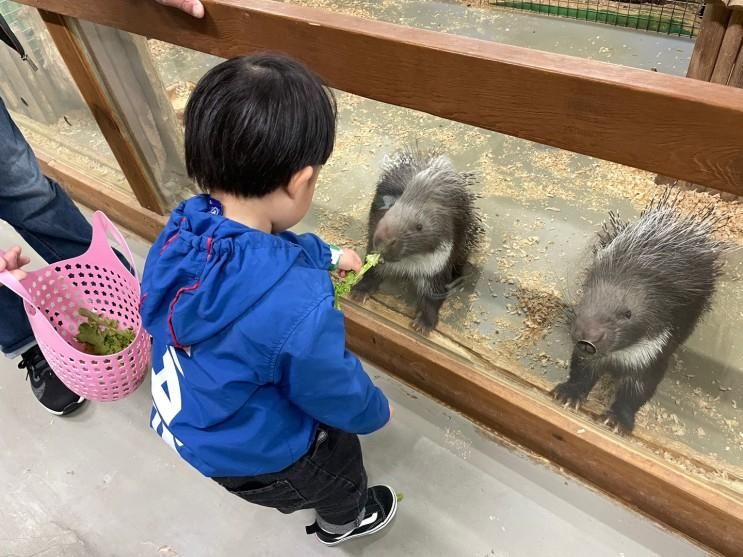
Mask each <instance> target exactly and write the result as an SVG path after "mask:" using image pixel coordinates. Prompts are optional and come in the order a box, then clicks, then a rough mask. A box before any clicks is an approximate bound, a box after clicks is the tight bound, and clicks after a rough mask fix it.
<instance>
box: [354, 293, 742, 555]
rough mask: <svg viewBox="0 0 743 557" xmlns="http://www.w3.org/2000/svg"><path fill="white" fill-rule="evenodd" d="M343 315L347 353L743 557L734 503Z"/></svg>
mask: <svg viewBox="0 0 743 557" xmlns="http://www.w3.org/2000/svg"><path fill="white" fill-rule="evenodd" d="M343 312H344V314H345V316H346V330H347V338H348V345H349V348H350V349H351V350H353V351H354V352H355V353H357V354H358V355H359V356H361V357H363V358H365V359H366V360H368V361H370V362H371V363H373V364H375V365H377V366H379V367H380V368H382V369H384V370H385V371H388V372H390V373H392V374H393V375H395V376H396V377H398V378H400V379H402V380H403V381H405V382H407V383H409V384H411V385H412V386H414V387H416V388H418V389H420V390H422V391H423V392H425V393H427V394H429V395H431V396H433V397H435V398H437V399H439V400H441V401H442V402H444V403H446V404H449V405H451V406H453V407H454V408H456V409H457V410H459V411H461V412H464V413H465V414H466V415H468V416H469V417H471V418H473V419H475V420H477V421H479V422H481V423H483V424H485V425H487V426H489V427H491V428H493V429H495V430H496V431H498V432H499V433H502V434H504V435H505V436H506V437H508V438H510V439H512V440H514V441H516V442H518V443H520V444H522V445H523V446H525V447H528V448H529V449H532V450H533V451H535V452H536V453H538V454H540V455H542V456H544V457H546V458H547V459H549V460H550V461H551V462H553V463H555V464H557V465H560V466H563V467H565V468H566V469H568V470H570V471H571V472H574V473H575V474H577V475H579V476H580V477H582V478H584V479H586V480H588V481H589V482H592V483H593V484H595V485H596V486H598V487H600V488H601V489H603V490H606V491H608V492H610V493H611V494H613V495H614V496H616V497H617V498H619V499H620V500H622V501H623V502H625V503H627V504H629V505H631V506H633V507H635V508H637V509H640V510H641V511H643V512H645V513H647V514H649V515H651V516H653V517H654V518H656V519H658V520H660V521H661V522H664V523H665V524H667V525H669V526H671V527H672V528H674V529H676V530H678V531H679V532H681V533H683V534H686V535H688V536H691V537H692V538H694V539H696V540H698V541H700V542H702V543H703V544H705V545H707V546H709V547H711V548H713V549H715V550H716V551H719V552H721V553H722V554H724V555H731V556H732V555H741V548H743V505H741V502H740V501H739V500H737V499H736V498H734V497H732V496H730V495H728V494H725V493H722V492H720V491H717V490H716V489H715V488H713V487H711V486H709V485H704V484H703V483H701V482H699V481H697V480H695V479H692V478H690V477H689V476H688V475H686V474H684V473H682V472H681V471H680V470H679V469H676V468H673V467H672V466H669V465H668V464H666V463H665V462H663V461H661V460H660V459H658V458H655V457H654V456H652V455H650V454H647V453H644V452H641V451H639V450H637V449H635V448H633V447H631V446H629V445H627V444H626V443H623V442H621V441H620V440H619V439H618V438H617V437H616V436H610V435H609V434H607V433H605V432H603V431H602V430H601V429H599V428H598V427H597V426H595V425H593V424H591V423H589V422H587V421H584V420H581V419H579V418H577V417H575V416H571V415H569V414H566V413H564V412H562V411H560V409H558V408H556V407H555V405H554V403H552V401H549V400H547V399H546V398H545V397H544V396H539V395H536V394H534V393H529V392H528V391H527V390H525V389H524V388H521V387H519V386H517V385H514V384H510V383H509V382H507V381H506V380H505V379H500V378H498V377H495V376H490V375H487V376H486V375H484V374H483V373H480V372H478V371H476V370H475V369H473V367H472V366H471V365H470V364H468V363H465V362H463V361H460V360H459V359H458V358H456V357H455V356H453V355H449V354H447V353H445V352H443V351H442V350H441V349H440V348H438V347H435V346H434V345H432V344H430V343H429V342H427V341H426V340H424V339H421V338H420V337H417V336H414V335H413V334H411V333H410V332H409V331H406V330H404V329H402V328H400V327H398V326H396V325H394V324H391V323H388V322H385V321H383V320H382V319H381V318H379V317H377V316H374V315H372V314H370V313H369V312H366V311H364V310H363V309H361V308H359V307H357V306H355V305H353V304H351V303H344V305H343ZM494 371H495V373H496V374H497V373H498V371H499V370H494ZM500 371H505V372H506V373H507V370H500Z"/></svg>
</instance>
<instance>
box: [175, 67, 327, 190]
mask: <svg viewBox="0 0 743 557" xmlns="http://www.w3.org/2000/svg"><path fill="white" fill-rule="evenodd" d="M336 110H337V109H336V103H335V97H334V96H333V93H332V92H331V91H330V90H329V89H328V88H327V87H325V85H324V84H323V82H322V81H321V80H320V78H319V77H317V76H316V75H315V74H314V73H312V72H311V71H310V70H309V69H307V68H306V67H305V66H304V65H302V64H301V63H299V62H297V61H295V60H292V59H290V58H287V57H285V56H281V55H276V54H258V55H254V56H246V57H242V58H233V59H231V60H227V61H226V62H222V63H221V64H219V65H218V66H215V67H214V68H212V69H211V70H209V71H208V72H207V73H206V75H204V77H202V78H201V80H200V81H199V83H198V84H197V85H196V88H195V89H194V92H193V94H192V95H191V98H190V99H189V101H188V106H187V107H186V115H185V124H186V167H187V169H188V174H189V176H191V177H192V178H193V179H195V180H196V182H197V183H198V184H199V186H200V187H201V189H203V190H204V191H207V192H212V191H215V190H216V191H221V192H224V193H229V194H233V195H236V196H240V197H263V196H264V195H267V194H269V193H271V192H272V191H274V190H276V189H278V188H280V187H281V186H284V185H286V184H288V183H289V179H290V178H291V177H292V175H293V174H294V173H296V172H298V171H299V170H301V169H302V168H305V167H307V166H320V165H323V164H325V162H327V160H328V158H329V157H330V154H331V153H332V152H333V146H334V144H335V122H336Z"/></svg>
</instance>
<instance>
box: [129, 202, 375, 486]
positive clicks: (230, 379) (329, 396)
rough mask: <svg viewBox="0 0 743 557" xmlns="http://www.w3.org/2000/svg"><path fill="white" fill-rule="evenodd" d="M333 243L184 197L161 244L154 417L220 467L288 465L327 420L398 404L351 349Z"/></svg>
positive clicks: (153, 320)
mask: <svg viewBox="0 0 743 557" xmlns="http://www.w3.org/2000/svg"><path fill="white" fill-rule="evenodd" d="M329 267H330V249H329V247H328V246H327V244H325V243H323V242H322V241H321V240H320V239H319V238H318V237H317V236H314V235H312V234H302V235H299V236H298V235H295V234H292V233H290V232H284V233H282V234H278V235H270V234H265V233H263V232H259V231H257V230H253V229H250V228H247V227H245V226H243V225H241V224H239V223H237V222H234V221H231V220H229V219H226V218H224V217H221V216H215V215H212V214H210V212H209V206H208V201H207V198H206V196H198V197H194V198H192V199H190V200H188V201H186V202H184V203H183V204H181V205H180V206H179V207H178V208H177V209H176V210H175V211H174V212H173V214H172V215H171V217H170V220H169V222H168V224H167V225H166V227H165V229H164V230H163V232H162V233H161V234H160V236H159V237H158V239H157V241H156V242H155V243H154V245H153V246H152V249H151V250H150V253H149V255H148V257H147V263H146V265H145V270H144V277H143V280H142V308H141V310H142V318H143V322H144V326H145V327H146V328H147V330H148V331H149V333H150V334H151V335H152V337H153V352H152V397H153V403H154V404H153V409H152V414H151V425H152V427H153V428H154V429H155V430H156V431H157V433H158V434H159V435H160V436H161V437H162V438H163V439H164V440H165V441H166V442H167V443H168V444H169V445H170V446H171V447H173V448H174V449H175V450H176V451H177V452H178V453H179V454H180V455H181V456H182V457H183V458H184V459H185V460H187V461H188V462H189V463H190V464H191V465H193V466H194V467H195V468H197V469H198V470H199V471H201V472H202V473H203V474H205V475H206V476H210V477H216V476H253V475H258V474H265V473H271V472H278V471H280V470H282V469H284V468H286V467H287V466H289V465H291V464H293V463H294V462H296V461H297V460H299V459H300V458H301V457H302V456H303V455H304V454H305V453H306V452H307V451H308V449H309V447H310V444H311V442H312V440H313V439H314V435H315V430H316V427H317V424H318V422H321V423H324V424H327V425H329V426H332V427H336V428H338V429H342V430H344V431H348V432H351V433H359V434H363V433H371V432H373V431H375V430H377V429H379V428H381V427H382V426H384V425H385V424H386V423H387V421H388V420H389V404H388V402H387V399H386V398H385V396H384V394H382V391H380V390H379V389H378V388H377V387H375V386H374V385H373V384H372V382H371V380H370V379H369V376H368V375H367V374H366V373H365V372H364V369H363V368H362V366H361V362H359V360H358V358H357V357H356V356H354V355H353V354H351V353H349V352H347V351H346V349H345V331H344V324H343V315H342V314H341V313H340V312H339V311H337V310H335V309H334V308H333V288H332V283H331V281H330V276H329V273H328V268H329Z"/></svg>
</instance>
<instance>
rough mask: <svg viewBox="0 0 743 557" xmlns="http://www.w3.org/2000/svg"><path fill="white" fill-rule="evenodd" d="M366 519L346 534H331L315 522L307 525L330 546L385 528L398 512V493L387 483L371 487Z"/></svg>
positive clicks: (310, 531) (322, 541)
mask: <svg viewBox="0 0 743 557" xmlns="http://www.w3.org/2000/svg"><path fill="white" fill-rule="evenodd" d="M368 493H369V498H368V499H367V501H366V513H365V514H364V520H362V521H361V524H359V525H358V527H356V528H354V529H353V530H351V531H350V532H347V533H345V534H330V533H328V532H326V531H325V530H323V529H322V528H320V527H319V526H318V524H317V522H315V523H314V524H313V525H312V526H308V527H307V533H308V534H316V535H317V539H318V540H320V542H321V543H324V544H325V545H328V546H333V545H338V544H339V543H343V542H347V541H350V540H353V539H355V538H361V537H363V536H370V535H371V534H375V533H377V532H379V531H380V530H382V529H383V528H385V527H386V526H387V525H388V524H389V523H390V522H392V519H393V518H394V516H395V513H396V512H397V494H396V493H395V490H394V489H392V488H391V487H389V486H387V485H375V486H374V487H370V488H369V492H368Z"/></svg>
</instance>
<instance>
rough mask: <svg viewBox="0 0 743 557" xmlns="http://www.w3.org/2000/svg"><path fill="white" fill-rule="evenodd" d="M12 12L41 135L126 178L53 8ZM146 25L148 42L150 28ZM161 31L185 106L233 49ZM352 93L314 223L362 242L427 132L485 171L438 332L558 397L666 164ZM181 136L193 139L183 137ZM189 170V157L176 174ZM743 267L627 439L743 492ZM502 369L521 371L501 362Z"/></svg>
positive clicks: (19, 85) (20, 77)
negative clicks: (629, 159)
mask: <svg viewBox="0 0 743 557" xmlns="http://www.w3.org/2000/svg"><path fill="white" fill-rule="evenodd" d="M297 3H302V4H304V5H309V6H314V7H322V8H327V9H331V10H333V11H336V12H341V13H349V14H351V15H357V16H362V17H368V18H374V19H380V20H384V21H390V22H395V23H401V24H404V25H409V26H415V27H421V28H427V29H433V30H437V31H443V32H447V33H455V34H460V35H466V36H469V37H477V38H482V39H486V40H492V41H496V42H501V43H508V44H514V45H518V46H527V47H530V48H535V49H539V50H546V51H552V52H557V53H563V54H570V55H573V56H579V57H584V58H593V59H598V60H603V61H607V62H611V63H615V64H623V65H626V66H631V67H635V68H641V69H653V70H655V71H658V72H666V73H670V74H676V75H684V74H685V72H686V68H687V65H688V61H689V57H690V55H691V51H692V48H693V42H692V41H691V40H690V39H689V38H688V36H689V35H693V34H695V33H696V30H695V29H696V28H694V26H693V25H691V26H690V27H689V31H688V33H687V32H683V33H682V32H678V33H675V34H674V35H671V34H669V33H651V32H638V31H635V30H630V29H626V28H622V27H621V26H616V25H610V26H607V25H598V24H593V23H586V22H585V21H580V22H579V21H571V20H570V19H562V18H548V17H541V16H538V15H532V14H527V13H524V12H523V11H520V12H513V11H503V10H500V9H494V8H492V7H488V6H486V5H482V6H468V5H467V3H464V2H439V1H434V2H424V1H420V0H385V1H384V2H375V1H372V0H356V1H344V0H307V1H305V2H297ZM495 3H496V4H501V3H502V2H500V1H497V2H495ZM481 4H487V3H481ZM534 4H537V3H534ZM554 4H555V5H557V2H555V3H554ZM611 4H617V3H611ZM540 5H543V3H540ZM624 6H625V7H626V5H624ZM627 9H629V8H627ZM0 13H2V14H3V15H5V16H8V17H9V20H10V21H11V23H12V24H13V25H14V26H20V27H21V28H22V29H23V32H22V34H21V35H22V36H21V38H22V39H23V40H24V42H25V43H26V44H28V45H30V46H31V50H32V54H31V55H32V56H34V57H36V58H37V60H40V61H41V62H42V63H41V64H40V65H41V66H42V69H43V71H40V72H38V73H36V74H33V73H32V72H31V71H30V70H29V69H28V68H27V66H26V65H25V64H23V63H21V62H20V61H17V60H15V59H13V57H12V56H11V55H10V54H9V53H6V52H4V51H2V52H0V66H2V68H3V70H4V71H7V72H9V73H8V75H11V77H13V79H10V80H3V81H2V82H0V87H1V88H2V89H0V90H1V91H2V94H3V98H4V99H5V101H6V102H7V103H8V105H9V107H10V108H11V111H12V113H13V115H14V117H17V119H18V122H19V124H20V126H21V127H22V128H23V131H24V133H25V134H26V135H27V137H28V138H29V140H30V141H31V143H32V144H33V145H34V146H35V147H40V148H42V149H44V150H45V151H52V152H53V153H54V155H55V156H56V157H58V158H60V159H61V160H65V161H67V162H69V163H70V164H71V165H73V166H74V167H76V168H78V169H80V170H81V171H83V172H85V173H88V174H90V175H91V176H94V177H96V178H98V179H102V180H104V181H105V182H106V183H107V184H108V185H109V186H110V187H112V188H119V189H121V190H122V191H126V190H127V189H128V186H127V185H126V181H125V180H124V178H123V176H122V174H121V171H120V170H119V168H118V165H117V164H116V161H115V159H114V158H113V157H112V155H111V153H110V150H109V149H108V146H107V145H106V142H105V140H104V139H103V137H102V135H101V134H100V132H99V131H98V129H97V127H96V125H95V121H94V120H93V119H92V116H91V114H90V112H89V111H88V109H87V108H86V106H85V104H84V102H83V101H82V99H81V98H80V97H79V96H78V95H74V94H70V95H69V96H67V97H62V96H61V92H62V91H65V90H69V91H75V87H74V85H73V84H72V82H71V80H70V78H69V75H67V73H66V70H65V68H64V64H63V63H62V62H61V60H60V58H59V56H58V54H57V53H56V51H55V49H54V46H53V43H52V42H51V40H50V39H49V37H48V34H47V32H46V30H45V29H44V26H43V23H41V21H40V19H39V17H38V14H37V13H36V12H35V11H34V10H32V9H30V8H26V7H23V6H20V5H18V4H15V3H13V2H10V1H9V0H0ZM568 15H569V14H568ZM689 17H691V16H689ZM582 19H588V18H582ZM689 21H696V19H694V18H691V19H690V20H689ZM694 25H696V23H695V24H694ZM637 27H639V26H637ZM657 30H661V31H662V29H660V28H659V29H657ZM679 35H682V36H679ZM683 35H686V36H683ZM131 40H133V41H142V42H144V39H142V38H140V37H131ZM146 46H147V49H145V50H143V51H142V56H148V57H149V59H148V60H146V62H147V63H148V64H154V67H155V68H156V69H157V72H156V74H155V75H151V76H150V81H149V82H148V84H147V86H148V87H156V88H158V89H161V90H162V92H163V93H164V94H165V95H166V96H167V98H168V99H169V100H170V102H171V103H172V106H173V111H174V113H175V115H176V118H177V119H178V120H179V121H181V120H182V115H183V110H184V107H185V103H186V101H187V99H188V96H189V94H190V92H191V91H192V89H193V87H194V85H195V83H196V82H197V81H198V79H199V78H200V77H201V76H202V75H203V74H204V73H205V71H207V70H208V69H209V68H210V67H212V66H214V65H215V64H216V63H218V62H219V59H218V58H215V57H213V56H209V55H206V54H202V53H199V52H195V51H190V50H188V49H184V48H181V47H176V46H173V45H169V44H166V43H162V42H159V41H155V40H149V41H147V43H146ZM60 83H64V84H65V85H66V86H65V87H62V86H60ZM336 94H337V98H338V104H339V130H338V139H337V145H336V150H335V153H334V155H333V157H332V158H331V160H330V162H329V163H328V165H327V166H326V167H325V168H324V170H323V172H322V174H321V178H320V183H319V186H318V191H317V194H316V198H315V204H314V207H313V210H312V212H311V214H310V215H309V216H308V217H307V218H306V219H305V221H304V222H303V223H301V225H300V226H299V227H298V229H301V230H303V231H304V230H307V231H314V232H316V233H318V234H319V235H320V236H321V237H322V238H324V239H325V240H326V241H328V242H331V243H335V244H339V245H346V246H351V247H354V248H356V249H358V250H359V251H360V252H363V251H364V249H365V246H366V219H367V213H368V210H369V204H370V202H371V198H372V196H373V194H374V187H375V182H376V179H377V177H378V175H379V169H380V166H381V164H382V162H383V160H384V158H385V156H387V155H389V154H391V153H393V152H394V151H395V150H396V149H398V148H400V147H403V146H406V145H411V144H415V143H416V142H418V143H419V144H420V146H421V147H424V148H425V147H434V148H438V149H440V150H442V151H443V152H445V153H446V154H447V155H449V156H450V157H451V159H452V160H453V162H454V163H455V164H456V166H457V167H458V168H459V169H462V170H467V171H472V172H474V173H475V174H476V176H477V183H476V186H475V189H476V191H477V193H478V194H479V195H480V199H479V200H478V207H479V209H480V211H481V213H482V215H483V216H484V219H485V223H486V229H487V231H486V239H485V241H484V242H483V244H482V246H481V248H480V249H479V251H478V252H477V253H476V254H475V255H474V256H473V257H472V258H471V261H470V265H469V267H468V268H467V270H466V273H465V281H464V283H463V284H462V285H461V286H460V287H458V288H457V290H456V291H455V292H453V293H452V294H451V296H450V298H449V299H448V300H447V301H446V302H445V305H444V307H443V310H442V314H441V316H442V319H441V323H440V325H439V327H438V329H437V331H436V332H434V333H433V335H432V336H431V341H432V342H434V343H435V344H436V345H437V346H439V347H440V348H442V349H443V350H447V351H451V352H453V353H456V354H458V355H460V356H463V357H465V358H467V359H468V360H469V361H470V362H471V364H472V365H473V366H474V367H476V368H477V369H478V370H480V371H481V372H482V373H485V374H499V376H501V377H503V376H505V377H506V378H507V379H508V380H509V381H514V382H517V383H520V384H522V385H525V386H528V387H531V388H534V390H535V391H538V392H539V393H541V394H540V395H539V396H543V397H545V400H546V399H547V396H548V395H547V393H548V392H549V391H550V389H551V388H552V387H553V386H554V385H555V384H557V383H558V382H560V381H562V380H564V379H565V377H566V376H567V365H568V360H569V357H570V352H571V348H572V345H571V341H570V338H569V335H568V330H567V326H566V321H565V319H564V316H565V307H566V306H569V305H570V304H571V303H572V302H574V301H575V300H576V296H577V290H578V287H579V284H580V279H581V271H582V269H584V268H585V266H586V265H587V263H588V261H589V257H590V247H591V245H592V243H593V241H594V238H595V234H596V232H597V230H598V229H599V228H600V225H601V223H602V222H603V220H604V219H605V218H606V217H607V212H608V211H609V210H614V211H618V212H620V213H621V214H622V215H623V216H626V217H629V218H635V217H636V216H637V215H638V214H639V212H640V211H641V210H642V209H643V207H644V206H645V205H646V204H647V203H648V202H649V201H650V200H651V199H652V198H653V196H655V195H657V194H658V193H659V192H660V191H661V190H660V188H659V187H658V186H656V185H655V183H654V178H655V176H654V175H653V174H650V173H647V172H644V171H639V170H636V169H633V168H629V167H624V166H620V165H617V164H613V163H609V162H606V161H602V160H598V159H594V158H591V157H587V156H583V155H577V154H574V153H571V152H568V151H563V150H559V149H554V148H551V147H547V146H543V145H540V144H536V143H532V142H528V141H524V140H520V139H515V138H512V137H508V136H505V135H501V134H498V133H493V132H489V131H485V130H482V129H478V128H475V127H471V126H466V125H463V124H458V123H456V122H452V121H448V120H444V119H441V118H437V117H434V116H430V115H427V114H424V113H419V112H415V111H412V110H408V109H403V108H399V107H395V106H391V105H385V104H382V103H379V102H375V101H371V100H368V99H364V98H362V97H357V96H353V95H350V94H346V93H343V92H336ZM462 102H463V103H466V102H467V99H462ZM179 133H180V132H179ZM174 141H177V142H178V143H179V144H180V141H181V139H180V137H177V138H174ZM181 156H182V155H181ZM178 171H180V169H173V172H174V173H175V174H177V172H178ZM160 185H161V187H162V188H163V189H164V190H166V193H167V195H166V197H167V198H168V199H169V200H171V204H172V202H174V201H176V200H177V199H183V198H185V197H187V196H189V195H191V194H192V193H193V192H194V191H195V189H194V187H193V185H192V184H190V183H187V182H185V181H183V180H181V181H177V180H176V181H174V180H172V179H171V180H169V181H166V182H163V183H161V184H160ZM680 192H681V193H680V195H681V196H682V205H683V208H684V210H687V211H693V210H695V207H696V203H697V202H699V201H702V202H711V203H715V204H716V206H717V210H718V211H719V212H720V213H724V214H727V215H729V216H730V217H731V218H730V224H729V226H728V227H727V228H726V230H725V231H724V234H725V236H726V238H727V239H728V240H730V241H731V242H733V243H734V244H736V245H738V246H741V245H743V204H741V201H740V200H739V199H736V198H733V197H730V196H723V197H720V196H719V195H713V194H710V193H708V192H705V191H695V190H690V189H683V190H680ZM742 282H743V251H742V250H738V251H737V252H733V253H732V254H731V255H730V256H728V257H727V265H726V269H725V275H724V277H723V279H722V280H721V282H720V285H719V291H718V293H717V295H716V297H715V300H714V305H713V309H712V311H711V312H710V313H709V314H708V315H707V316H706V317H705V319H704V321H703V323H702V324H701V325H700V326H699V327H698V329H697V330H696V332H695V333H694V335H693V336H692V338H691V339H690V340H689V341H688V342H687V343H686V345H685V346H684V347H683V348H682V349H681V350H680V351H679V352H678V353H677V354H676V357H675V358H674V361H673V364H672V367H671V368H670V369H669V372H668V373H667V375H666V378H665V380H664V381H663V383H662V384H661V386H660V388H659V391H658V393H657V395H656V396H655V397H654V398H653V400H652V401H651V403H650V404H648V405H647V406H646V407H645V408H644V409H643V410H642V411H641V412H640V414H639V417H638V427H637V429H636V431H635V436H634V437H633V438H632V439H628V440H626V442H627V443H631V444H632V445H633V446H635V447H636V448H640V449H641V450H644V451H651V452H653V453H655V454H656V455H658V456H659V457H661V458H664V459H665V460H666V461H668V462H669V463H672V464H673V465H675V466H678V467H680V468H681V469H682V470H683V471H684V472H686V473H688V474H690V475H692V476H694V477H697V478H700V479H703V480H704V481H706V482H709V483H713V484H715V485H716V486H718V487H720V488H722V489H724V490H730V491H731V492H734V493H737V494H743V431H741V423H740V420H741V415H740V412H741V410H740V409H739V408H738V406H739V405H740V406H743V396H741V395H742V394H743V343H741V342H740V341H739V338H740V333H739V331H741V330H743V284H742ZM410 302H411V296H410V293H408V292H404V291H401V290H400V289H398V288H397V287H396V286H395V285H393V284H385V287H384V289H383V292H382V293H381V294H379V295H377V296H375V297H374V298H373V299H372V300H371V301H370V302H368V303H367V305H366V308H367V309H368V310H369V311H371V312H374V313H376V314H378V315H381V316H383V317H385V318H388V319H392V320H394V321H396V322H398V323H399V324H401V325H402V326H405V327H408V326H409V323H410V319H411V317H412V314H413V310H412V306H411V304H410ZM504 368H505V369H507V370H508V371H507V372H503V371H502V369H504ZM609 400H610V388H609V385H608V384H602V385H599V387H598V388H597V389H595V391H594V393H593V394H592V396H591V397H590V399H589V404H587V405H586V406H585V407H584V408H582V409H581V411H580V412H581V413H582V414H584V415H586V416H589V417H591V418H595V417H597V416H598V415H599V414H601V412H602V411H603V410H604V408H605V407H606V405H607V402H608V401H609ZM565 412H569V411H568V410H565Z"/></svg>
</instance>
